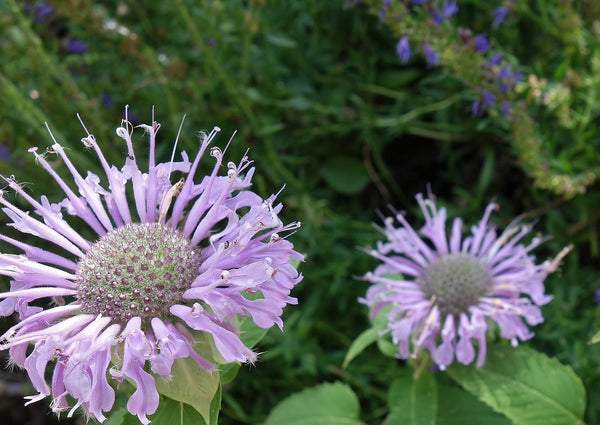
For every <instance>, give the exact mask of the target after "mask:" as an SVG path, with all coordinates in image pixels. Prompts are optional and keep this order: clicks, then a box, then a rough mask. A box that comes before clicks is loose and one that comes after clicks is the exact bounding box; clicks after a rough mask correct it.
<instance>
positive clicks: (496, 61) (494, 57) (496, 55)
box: [489, 52, 502, 66]
mask: <svg viewBox="0 0 600 425" xmlns="http://www.w3.org/2000/svg"><path fill="white" fill-rule="evenodd" d="M501 60H502V54H501V53H499V52H494V53H492V57H491V58H490V61H489V64H490V66H496V65H498V64H499V63H500V61H501Z"/></svg>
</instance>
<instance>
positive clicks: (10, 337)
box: [0, 120, 302, 424]
mask: <svg viewBox="0 0 600 425" xmlns="http://www.w3.org/2000/svg"><path fill="white" fill-rule="evenodd" d="M139 127H142V128H143V130H144V131H145V132H146V133H147V134H148V137H149V145H150V147H149V153H148V164H147V171H142V170H141V169H140V161H139V160H138V158H137V156H136V152H135V151H134V148H133V142H132V137H131V136H132V127H131V125H130V124H129V122H128V121H127V120H125V121H124V123H123V125H122V126H120V127H118V128H117V130H116V133H117V135H118V136H119V137H120V138H121V139H123V141H124V143H125V145H126V147H127V157H126V158H125V164H124V166H123V167H122V168H117V167H116V166H114V165H109V163H108V162H107V160H106V159H105V156H104V155H103V152H102V150H101V149H100V145H99V144H98V143H97V141H96V139H95V138H94V136H93V135H92V134H89V133H88V134H87V135H86V136H85V137H84V138H83V139H81V141H82V143H83V144H84V146H85V147H86V148H88V149H90V150H92V151H94V152H95V154H96V155H97V157H98V159H99V161H100V164H101V166H102V168H103V171H104V174H105V176H103V177H102V178H101V177H100V176H98V175H96V174H93V173H91V172H89V171H88V172H87V175H82V174H81V173H80V172H79V171H78V170H77V167H76V166H75V164H73V163H72V162H71V160H70V158H69V156H68V155H67V153H66V152H65V148H64V147H63V146H61V145H60V144H59V143H57V142H56V141H54V144H53V145H52V146H51V147H50V148H48V149H47V152H49V153H50V154H51V155H56V156H57V157H58V158H57V159H58V161H57V163H62V164H64V165H65V166H66V167H67V169H68V171H69V173H70V175H71V177H72V180H73V181H72V182H71V183H70V182H68V181H66V180H63V178H61V177H60V176H59V174H58V173H57V172H56V171H55V170H54V168H53V166H52V164H51V163H50V162H49V161H48V160H47V159H46V158H45V154H44V155H42V154H39V153H38V152H37V150H36V148H32V149H30V152H31V153H32V154H33V155H35V158H36V161H37V163H39V164H40V165H41V166H42V167H43V168H44V169H45V170H46V171H47V172H48V174H49V175H50V176H51V177H52V178H53V179H54V180H55V181H56V183H57V184H58V185H59V186H60V188H61V189H62V191H63V192H64V194H65V198H64V199H62V200H61V201H60V202H58V203H51V202H50V201H49V200H48V199H47V198H46V196H42V197H41V199H40V200H39V201H38V200H36V199H34V198H33V197H31V196H30V195H29V194H28V193H27V192H25V191H24V190H23V189H22V188H21V187H20V185H19V184H17V182H16V179H15V178H14V177H11V178H5V177H2V178H3V179H4V181H5V182H6V184H7V185H8V187H10V188H11V189H13V190H14V191H15V192H16V193H17V194H18V195H20V196H21V197H22V198H23V199H24V200H25V201H26V202H28V203H29V204H30V205H31V207H32V208H33V211H34V213H35V214H29V212H26V211H24V210H22V209H20V208H19V207H18V206H17V205H15V204H13V203H11V202H9V201H8V200H7V199H6V197H3V196H0V205H2V210H3V211H4V213H6V215H8V217H9V218H10V220H11V221H12V222H11V223H10V224H9V226H12V227H14V228H15V229H16V230H18V231H20V232H22V233H24V234H27V235H28V239H32V238H33V239H37V240H38V241H41V242H45V243H46V244H47V245H50V246H53V247H54V248H52V249H48V250H47V249H44V248H41V247H39V246H38V243H36V242H34V243H32V244H29V243H25V242H22V241H19V240H16V239H13V238H10V237H8V236H6V235H0V240H3V241H5V242H8V243H9V244H12V245H14V246H15V247H17V248H18V249H20V250H22V254H20V255H15V254H3V253H0V274H1V275H5V276H8V277H9V278H10V279H11V280H10V291H8V292H5V293H2V294H0V297H1V298H3V299H4V300H3V301H2V302H0V315H2V316H8V315H11V314H13V313H16V314H17V315H18V318H19V322H18V323H17V324H16V325H14V326H13V327H12V328H11V329H9V330H8V331H7V332H6V333H5V334H4V335H2V336H1V337H0V349H9V350H10V354H11V360H12V362H14V364H16V365H18V366H21V367H24V368H25V370H26V371H27V373H28V375H29V377H30V379H31V382H32V384H33V386H34V388H35V389H36V390H37V391H38V394H37V395H35V396H31V397H29V399H30V401H29V403H31V402H34V401H37V400H41V399H43V398H44V397H46V396H49V395H51V396H52V398H53V400H52V403H51V407H52V410H53V411H55V412H60V411H63V410H68V409H70V411H69V415H72V414H73V412H74V411H75V409H76V408H78V407H80V406H81V407H82V408H83V409H84V411H85V412H86V413H87V414H88V415H89V416H91V417H93V418H95V419H97V420H99V421H103V420H104V419H105V416H104V414H103V412H106V411H109V410H110V409H111V408H112V406H113V403H114V399H115V392H114V389H113V385H112V383H114V384H117V385H118V383H119V382H121V381H123V380H124V379H127V380H129V381H130V382H133V383H134V385H135V387H136V390H135V392H134V393H133V394H132V395H131V396H130V398H129V400H128V403H127V409H128V410H129V412H130V413H132V414H134V415H137V416H138V418H139V419H140V421H141V422H142V423H144V424H147V423H148V422H149V421H148V419H147V418H146V415H148V414H151V413H153V412H154V411H155V410H156V409H157V406H158V392H157V389H156V386H155V379H162V378H169V377H170V375H171V366H172V365H173V362H174V361H175V360H176V359H179V358H185V357H190V358H193V359H194V360H196V361H197V362H198V364H199V365H200V366H201V367H204V368H206V369H208V370H211V369H213V368H214V362H215V361H219V362H222V361H225V362H233V361H240V362H253V361H254V360H255V359H256V353H254V352H253V351H252V350H251V349H250V348H248V347H246V346H245V345H244V344H243V343H242V341H241V340H240V337H239V335H238V333H239V332H238V330H237V329H236V328H235V326H234V323H235V321H234V320H235V317H236V316H247V317H251V318H252V320H253V321H254V323H255V324H256V325H257V326H259V327H262V328H269V327H271V326H273V325H274V324H276V325H277V326H279V327H280V328H281V327H282V326H283V323H282V321H281V318H280V316H281V313H282V309H283V307H284V306H285V305H286V304H295V303H296V299H295V298H292V297H290V291H291V289H292V288H293V287H294V285H296V284H297V283H298V282H299V281H300V280H301V278H302V276H301V275H299V274H298V273H297V272H296V270H295V268H294V267H293V266H292V264H290V261H291V259H293V258H295V259H298V260H301V259H302V256H301V255H300V254H299V253H298V252H296V251H294V249H293V245H292V244H291V243H290V242H289V241H288V240H287V238H286V234H287V233H289V231H290V230H291V229H295V228H297V227H298V226H299V223H291V224H288V225H284V224H283V223H282V222H281V220H280V219H279V218H278V213H279V212H280V211H281V208H282V205H281V204H279V203H276V202H275V198H276V196H275V195H272V196H270V197H268V198H267V199H262V198H261V197H260V196H259V195H257V194H256V193H254V192H252V191H251V190H249V187H250V184H251V178H252V175H253V173H254V168H251V167H250V165H251V161H249V160H248V158H247V157H246V156H244V157H243V158H242V160H241V161H240V162H239V163H238V164H235V163H233V162H229V163H227V164H224V163H223V152H222V151H221V150H220V149H219V148H217V147H212V148H211V147H209V145H210V143H211V141H212V140H213V138H214V137H215V135H216V134H217V133H218V131H219V129H218V128H217V127H215V128H214V129H213V131H211V132H210V134H204V133H203V134H202V138H201V144H200V148H199V151H198V153H197V154H196V156H195V158H194V159H193V160H192V161H190V160H189V159H188V156H187V155H186V154H185V152H183V153H182V154H181V157H182V159H181V160H179V161H175V160H174V159H173V158H171V160H170V161H168V162H163V163H156V160H155V146H156V136H157V132H158V130H159V128H160V124H158V123H157V122H154V120H153V122H152V123H151V124H150V125H141V126H139ZM86 132H87V131H86ZM174 152H175V149H174ZM207 153H209V154H210V156H211V157H212V158H213V159H214V161H215V164H214V168H213V171H212V173H211V174H210V175H207V176H205V177H203V178H201V179H195V178H196V176H197V169H198V165H199V163H200V160H201V159H202V158H203V157H205V156H206V154H207ZM222 169H224V170H226V173H225V174H224V175H221V173H220V171H221V170H222ZM174 176H177V179H179V180H178V181H174ZM69 216H70V217H74V219H71V218H69ZM71 222H72V223H71ZM75 224H76V225H77V227H74V225H75ZM76 229H78V230H76ZM84 235H93V236H92V237H86V236H84ZM42 299H50V300H52V301H53V303H52V305H51V306H50V307H47V308H42V307H39V305H42V304H41V303H40V301H43V300H42ZM197 332H201V333H204V334H205V335H209V336H210V338H211V339H212V341H213V342H214V347H216V350H217V351H218V353H215V356H214V358H203V357H201V356H200V355H199V354H198V353H197V352H196V351H195V349H194V340H195V337H194V335H195V333H197ZM31 345H33V347H32V348H30V347H31ZM52 362H54V363H55V365H54V369H53V372H52V382H51V385H48V383H47V382H46V380H45V372H46V369H47V367H48V365H49V363H52ZM67 397H71V398H73V399H75V400H76V403H75V405H74V406H73V407H70V406H69V403H68V399H67Z"/></svg>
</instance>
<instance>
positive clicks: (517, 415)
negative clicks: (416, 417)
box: [447, 346, 585, 425]
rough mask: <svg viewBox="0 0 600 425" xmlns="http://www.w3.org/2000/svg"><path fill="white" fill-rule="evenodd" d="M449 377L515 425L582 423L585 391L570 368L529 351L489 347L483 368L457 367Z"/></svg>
mask: <svg viewBox="0 0 600 425" xmlns="http://www.w3.org/2000/svg"><path fill="white" fill-rule="evenodd" d="M447 373H448V374H449V375H450V376H451V377H452V378H453V379H454V380H455V381H456V382H458V383H459V384H460V385H461V386H462V387H464V388H465V389H466V390H467V391H469V392H470V393H472V394H473V395H475V396H476V397H477V398H479V399H480V400H481V401H483V402H484V403H486V404H487V405H488V406H490V407H491V408H492V409H494V410H495V411H497V412H500V413H502V414H503V415H505V416H506V417H508V418H509V419H511V420H512V421H513V423H514V424H515V425H548V424H554V425H562V424H565V425H575V424H583V420H582V419H581V418H582V416H583V413H584V410H585V389H584V387H583V384H582V383H581V380H580V379H579V378H578V377H577V375H575V373H574V372H573V370H572V369H571V368H570V367H569V366H565V365H563V364H561V363H560V362H559V361H558V360H556V359H552V358H549V357H547V356H546V355H544V354H542V353H538V352H537V351H535V350H533V349H531V348H528V347H523V346H521V347H519V348H511V347H500V346H491V347H488V355H487V358H486V363H485V365H484V366H483V367H482V368H480V369H478V368H476V367H473V366H472V365H471V366H462V365H458V364H454V365H452V366H451V367H449V368H448V369H447Z"/></svg>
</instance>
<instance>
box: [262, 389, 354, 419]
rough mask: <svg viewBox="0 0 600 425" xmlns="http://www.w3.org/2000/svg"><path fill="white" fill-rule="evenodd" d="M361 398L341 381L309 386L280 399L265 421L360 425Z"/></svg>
mask: <svg viewBox="0 0 600 425" xmlns="http://www.w3.org/2000/svg"><path fill="white" fill-rule="evenodd" d="M358 413H359V405H358V398H357V397H356V395H355V394H354V393H353V392H352V390H351V389H350V387H348V386H347V385H344V384H342V383H339V382H335V383H327V384H322V385H319V386H317V387H313V388H309V389H307V390H304V391H302V392H300V393H296V394H293V395H291V396H290V397H288V398H286V399H285V400H283V401H282V402H281V403H279V404H278V405H277V406H275V408H274V409H273V410H272V411H271V413H270V414H269V416H268V418H267V421H266V422H265V423H264V425H315V424H319V425H359V424H360V423H361V422H360V421H359V419H358Z"/></svg>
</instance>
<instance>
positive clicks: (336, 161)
mask: <svg viewBox="0 0 600 425" xmlns="http://www.w3.org/2000/svg"><path fill="white" fill-rule="evenodd" d="M319 172H320V174H321V175H322V176H323V178H324V179H325V180H326V181H327V183H329V185H330V186H331V187H332V188H333V189H335V190H336V191H338V192H341V193H345V194H347V195H354V194H357V193H358V192H360V191H361V190H362V189H363V188H364V187H365V186H366V184H367V183H368V182H369V176H368V174H367V170H366V168H365V166H364V165H363V163H362V162H360V161H359V160H358V159H356V158H352V157H350V156H336V157H334V158H332V159H331V160H329V161H327V162H325V163H324V164H323V165H322V166H321V168H320V169H319Z"/></svg>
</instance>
